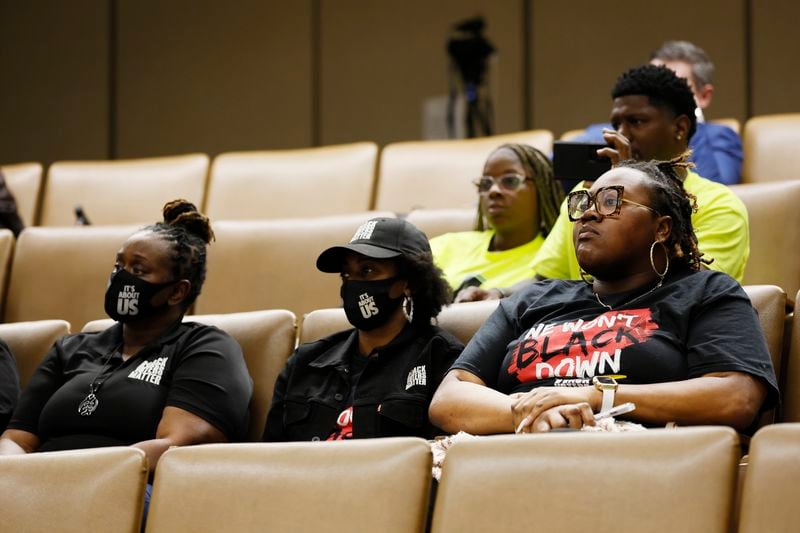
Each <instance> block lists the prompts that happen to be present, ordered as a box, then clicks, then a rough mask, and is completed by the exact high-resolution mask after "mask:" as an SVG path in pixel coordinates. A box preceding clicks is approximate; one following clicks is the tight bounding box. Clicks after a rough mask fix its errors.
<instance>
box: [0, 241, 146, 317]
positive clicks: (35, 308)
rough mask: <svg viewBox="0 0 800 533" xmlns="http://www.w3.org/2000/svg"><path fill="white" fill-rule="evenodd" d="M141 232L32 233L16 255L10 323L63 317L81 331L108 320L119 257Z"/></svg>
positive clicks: (8, 314)
mask: <svg viewBox="0 0 800 533" xmlns="http://www.w3.org/2000/svg"><path fill="white" fill-rule="evenodd" d="M137 228H138V227H137V226H104V227H100V226H98V227H92V226H90V227H78V228H75V227H66V228H39V227H33V228H27V229H26V230H25V231H24V232H22V234H21V235H20V237H19V240H18V241H17V246H16V250H15V253H14V260H13V262H12V267H11V276H10V283H9V287H8V294H7V297H6V307H5V322H20V321H28V320H45V319H53V318H58V319H62V320H66V321H67V322H69V323H70V324H72V325H73V326H74V328H79V327H80V326H81V324H85V323H86V322H88V321H90V320H94V319H97V318H102V317H104V316H106V314H105V312H104V310H103V298H104V296H105V290H106V286H107V285H108V279H109V276H110V275H111V271H112V270H113V268H114V258H115V256H116V253H117V251H118V250H119V249H120V247H121V246H122V244H123V243H124V242H125V240H126V239H127V238H128V237H129V236H130V235H131V234H133V233H134V232H135V231H136V229H137Z"/></svg>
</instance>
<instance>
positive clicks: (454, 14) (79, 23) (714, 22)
mask: <svg viewBox="0 0 800 533" xmlns="http://www.w3.org/2000/svg"><path fill="white" fill-rule="evenodd" d="M524 2H527V3H524ZM112 5H116V6H117V9H118V12H117V17H116V19H115V21H116V27H117V31H116V43H117V48H116V54H115V56H114V59H115V64H116V67H115V70H114V73H113V79H114V80H115V81H116V84H115V86H116V94H115V96H116V98H115V102H116V105H115V107H114V113H109V100H110V99H111V96H112V94H113V93H112V90H111V87H112V85H110V83H109V79H110V78H111V77H112V76H111V74H110V69H109V64H110V61H109V51H110V50H114V47H113V46H112V44H113V40H112V39H111V38H110V32H111V31H112V24H111V14H110V10H111V6H112ZM798 6H800V4H798V3H797V2H796V0H764V1H756V0H730V1H728V0H706V1H704V2H697V1H695V0H674V1H673V2H671V3H669V4H664V3H660V4H659V3H652V2H641V1H640V0H616V1H615V2H612V3H605V4H603V3H598V2H595V1H590V0H571V1H569V2H562V1H559V0H502V1H491V0H441V1H438V2H429V1H424V0H407V1H403V0H381V1H379V2H376V1H370V0H298V1H296V2H278V1H276V0H263V1H260V0H240V1H237V2H230V3H225V2H219V1H216V0H197V1H190V0H173V1H170V2H161V1H157V0H137V1H121V0H116V2H115V4H112V3H111V2H110V1H109V0H107V1H105V2H104V1H102V0H73V1H71V2H51V1H48V2H45V1H43V0H28V1H24V2H23V1H17V2H11V1H2V2H0V72H2V79H0V125H2V127H0V162H2V163H12V162H15V161H23V160H38V161H41V162H44V163H47V162H51V161H54V160H60V159H95V158H96V159H101V158H105V157H108V156H109V155H110V154H112V153H113V154H115V155H116V156H117V157H139V156H155V155H163V154H176V153H182V152H193V151H203V152H207V153H209V154H211V155H215V154H217V153H220V152H223V151H228V150H247V149H269V148H288V147H305V146H310V145H312V144H332V143H339V142H348V141H354V140H373V141H377V142H379V143H382V144H383V143H386V142H390V141H397V140H409V139H418V138H420V137H421V136H422V105H423V102H424V101H425V99H426V98H429V97H432V96H437V95H444V94H446V92H447V88H448V85H447V56H446V52H445V42H446V38H447V33H448V31H449V29H450V28H451V27H452V25H453V24H454V23H455V22H458V21H460V20H462V19H464V18H466V17H470V16H474V15H477V14H482V15H484V16H485V17H486V19H487V24H488V26H487V36H488V38H489V39H490V40H491V41H492V42H493V43H494V44H495V46H496V47H497V48H498V49H499V55H498V56H497V58H496V59H495V60H494V61H493V63H492V76H493V88H494V90H495V94H494V102H495V109H496V126H497V131H498V132H509V131H514V130H518V129H522V128H524V127H526V126H530V127H544V128H549V129H551V130H553V131H554V132H555V133H556V134H560V133H561V132H562V131H564V130H566V129H570V128H578V127H583V126H585V125H586V124H587V123H589V122H592V121H597V120H604V119H605V118H606V116H607V114H608V110H609V97H608V92H609V90H610V88H611V86H612V85H613V82H614V80H615V78H616V76H617V75H618V74H619V73H620V72H621V71H622V70H624V69H625V68H628V67H630V66H634V65H636V64H638V63H641V62H643V61H644V60H646V58H647V55H648V53H649V52H650V51H651V50H652V49H653V48H655V47H656V46H658V45H659V44H660V43H661V42H662V41H663V40H665V39H668V38H683V39H689V40H693V41H695V42H697V43H698V44H700V45H702V46H703V47H705V48H706V49H707V51H708V52H709V53H710V55H711V56H712V58H713V59H714V61H715V63H716V65H717V80H716V86H717V94H716V97H715V101H714V104H713V105H712V107H711V110H710V112H709V117H710V118H715V117H716V118H721V117H736V118H739V119H744V118H746V113H747V111H748V98H749V101H750V105H751V111H752V113H754V114H763V113H778V112H798V111H800V103H798V98H797V95H798V94H800V72H798V71H797V70H796V69H794V70H792V68H791V67H793V65H794V63H795V62H796V61H795V58H796V57H798V56H800V39H798V38H797V28H796V27H797V22H798V21H800V7H798ZM526 7H527V12H528V13H529V14H530V16H529V17H528V18H527V20H526V18H525V16H524V13H525V12H526ZM748 9H749V10H750V13H751V18H750V20H749V21H746V20H745V19H746V13H747V12H748ZM746 22H747V23H746ZM748 23H749V26H748ZM747 28H749V29H750V32H751V40H750V42H751V43H752V48H751V49H750V50H749V51H748V49H747V43H748V41H747V39H746V36H747ZM526 32H527V34H528V36H529V41H528V42H529V44H530V47H529V48H528V53H529V57H530V61H528V64H527V65H526V64H525V53H524V52H525V49H524V47H525V35H526ZM749 60H751V61H752V63H750V70H751V73H752V80H748V79H747V77H748V61H749ZM526 74H527V75H528V76H530V79H531V86H530V91H529V94H525V86H524V77H525V75H526ZM526 109H527V110H529V111H530V113H529V115H528V116H527V117H526V116H525V114H526ZM109 124H116V128H115V130H114V131H113V134H114V135H110V131H109ZM111 141H114V143H113V144H114V146H111V144H112V143H111Z"/></svg>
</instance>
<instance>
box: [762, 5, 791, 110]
mask: <svg viewBox="0 0 800 533" xmlns="http://www.w3.org/2000/svg"><path fill="white" fill-rule="evenodd" d="M752 28H753V37H752V40H753V47H752V51H753V78H752V80H751V82H752V91H753V92H752V98H753V99H752V105H753V107H752V110H751V111H752V113H753V114H754V115H766V114H771V113H785V112H787V111H794V112H800V101H799V99H800V69H798V68H797V66H798V64H800V2H798V1H797V0H763V1H753V8H752Z"/></svg>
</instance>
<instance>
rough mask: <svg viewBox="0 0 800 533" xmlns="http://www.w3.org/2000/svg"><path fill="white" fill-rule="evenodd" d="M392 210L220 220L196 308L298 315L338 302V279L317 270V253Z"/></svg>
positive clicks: (202, 310)
mask: <svg viewBox="0 0 800 533" xmlns="http://www.w3.org/2000/svg"><path fill="white" fill-rule="evenodd" d="M377 216H390V217H391V216H393V215H392V213H377V212H370V213H357V214H351V215H338V216H331V217H320V218H313V219H294V220H291V219H282V220H260V221H256V220H253V221H223V222H217V223H215V224H214V231H215V232H216V235H217V240H216V242H214V243H213V244H212V246H210V247H209V249H208V276H207V277H206V283H205V286H204V288H203V292H202V294H201V295H200V297H199V298H198V300H197V304H196V306H195V312H196V313H198V314H208V313H232V312H238V311H255V310H260V309H288V310H290V311H292V312H293V313H295V315H297V316H300V315H301V314H302V313H306V312H309V311H311V310H312V309H320V308H326V307H334V306H337V305H340V298H339V287H340V280H339V276H337V275H336V274H325V273H323V272H320V271H319V270H317V267H316V260H317V256H319V254H320V253H321V252H322V251H323V250H325V249H326V248H328V247H330V246H335V245H338V244H345V243H347V242H348V241H349V240H350V238H351V237H352V236H353V234H354V233H355V231H356V229H358V226H359V225H361V223H363V222H365V221H366V220H369V219H370V218H373V217H377Z"/></svg>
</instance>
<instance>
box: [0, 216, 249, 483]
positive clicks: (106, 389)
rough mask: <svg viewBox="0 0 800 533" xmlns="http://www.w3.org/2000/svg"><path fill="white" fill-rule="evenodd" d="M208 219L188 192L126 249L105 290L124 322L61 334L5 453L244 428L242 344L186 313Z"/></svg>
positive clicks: (176, 440)
mask: <svg viewBox="0 0 800 533" xmlns="http://www.w3.org/2000/svg"><path fill="white" fill-rule="evenodd" d="M212 238H213V232H212V231H211V227H210V225H209V222H208V219H207V218H206V217H205V216H203V215H202V214H200V213H199V212H198V211H197V208H196V207H195V206H194V205H192V204H191V203H189V202H187V201H185V200H175V201H173V202H170V203H168V204H167V205H165V206H164V221H163V222H160V223H157V224H154V225H152V226H148V227H146V228H144V229H142V230H140V231H139V232H137V233H135V234H134V235H132V236H131V237H130V238H129V239H128V240H127V241H126V242H125V244H123V246H122V248H121V249H120V250H119V252H118V253H117V257H116V261H115V263H114V271H113V273H112V275H111V279H110V281H109V284H108V288H107V290H106V295H105V309H106V313H108V315H109V316H110V317H112V318H113V319H115V320H116V321H117V323H116V324H115V325H114V326H112V327H111V328H109V329H107V330H105V331H103V332H99V333H79V334H77V335H70V336H67V337H64V338H63V339H61V340H59V341H57V342H56V344H55V345H54V346H53V348H52V349H51V350H50V352H49V353H48V355H47V356H46V358H45V359H44V361H43V362H42V363H41V365H40V366H39V368H38V369H37V370H36V372H35V373H34V375H33V376H32V377H31V379H30V382H29V383H28V385H27V387H26V389H25V391H24V392H23V394H22V396H21V398H20V401H19V404H18V406H17V408H16V410H15V411H14V415H13V416H12V417H11V421H10V422H9V424H8V429H7V430H6V431H5V432H4V433H3V435H2V437H0V454H15V453H17V454H18V453H29V452H34V451H54V450H67V449H75V448H94V447H101V446H120V445H122V446H126V445H130V446H134V447H137V448H140V449H142V450H144V452H145V453H146V454H147V458H148V460H149V463H150V467H151V469H154V467H155V465H156V462H157V461H158V458H159V457H160V456H161V454H162V453H164V452H165V451H166V450H167V449H168V448H169V447H170V446H185V445H190V444H201V443H209V442H225V441H231V440H236V439H239V438H241V437H242V436H243V435H244V434H245V432H246V429H247V419H248V404H249V401H250V396H251V393H252V381H251V379H250V376H249V374H248V372H247V367H246V365H245V362H244V358H243V356H242V351H241V348H240V347H239V345H238V344H237V343H236V341H234V340H233V339H232V338H231V337H230V336H228V335H227V334H226V333H224V332H223V331H220V330H219V329H217V328H214V327H211V326H204V325H200V324H196V323H191V322H182V319H183V315H184V313H185V312H186V310H187V309H188V308H189V306H190V305H191V304H192V302H194V300H195V299H196V298H197V295H198V294H199V293H200V289H201V287H202V285H203V281H204V279H205V272H206V245H207V244H208V243H209V242H210V240H211V239H212Z"/></svg>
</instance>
